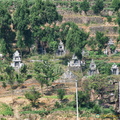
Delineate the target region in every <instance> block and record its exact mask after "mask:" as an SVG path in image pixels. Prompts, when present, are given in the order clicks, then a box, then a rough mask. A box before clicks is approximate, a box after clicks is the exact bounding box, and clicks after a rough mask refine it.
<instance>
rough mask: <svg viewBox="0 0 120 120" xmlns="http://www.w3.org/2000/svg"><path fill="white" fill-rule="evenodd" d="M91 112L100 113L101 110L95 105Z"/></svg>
mask: <svg viewBox="0 0 120 120" xmlns="http://www.w3.org/2000/svg"><path fill="white" fill-rule="evenodd" d="M93 112H94V113H96V114H100V113H101V112H102V109H101V107H100V106H99V105H95V106H94V107H93Z"/></svg>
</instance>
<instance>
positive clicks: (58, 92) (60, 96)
mask: <svg viewBox="0 0 120 120" xmlns="http://www.w3.org/2000/svg"><path fill="white" fill-rule="evenodd" d="M57 95H58V98H59V99H60V100H61V101H62V100H63V98H64V96H65V90H64V89H58V90H57Z"/></svg>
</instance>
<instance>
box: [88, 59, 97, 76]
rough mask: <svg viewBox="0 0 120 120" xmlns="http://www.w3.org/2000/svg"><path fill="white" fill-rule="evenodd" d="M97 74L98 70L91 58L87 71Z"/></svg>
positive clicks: (89, 73)
mask: <svg viewBox="0 0 120 120" xmlns="http://www.w3.org/2000/svg"><path fill="white" fill-rule="evenodd" d="M96 74H99V71H98V69H97V67H96V64H95V62H94V60H93V59H92V60H91V63H90V66H89V71H88V75H96Z"/></svg>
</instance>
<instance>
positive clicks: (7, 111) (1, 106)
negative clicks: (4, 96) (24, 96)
mask: <svg viewBox="0 0 120 120" xmlns="http://www.w3.org/2000/svg"><path fill="white" fill-rule="evenodd" d="M0 115H13V110H12V108H11V107H9V106H8V105H6V104H5V103H0Z"/></svg>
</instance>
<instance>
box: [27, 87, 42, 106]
mask: <svg viewBox="0 0 120 120" xmlns="http://www.w3.org/2000/svg"><path fill="white" fill-rule="evenodd" d="M25 97H26V98H27V99H28V100H30V101H31V104H32V106H36V101H37V99H38V98H40V97H41V94H40V93H39V92H38V91H36V90H35V88H32V89H31V91H30V92H27V93H26V94H25Z"/></svg>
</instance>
